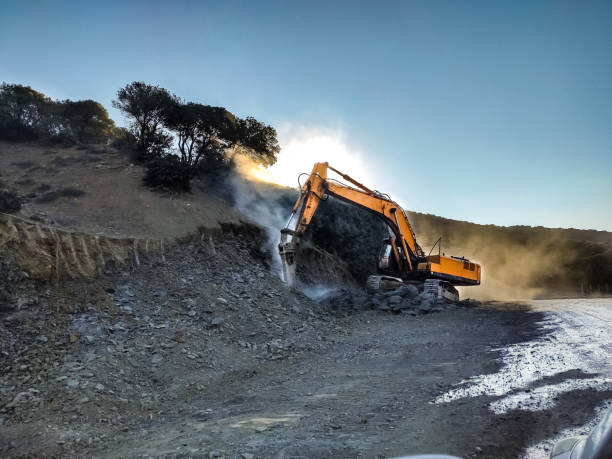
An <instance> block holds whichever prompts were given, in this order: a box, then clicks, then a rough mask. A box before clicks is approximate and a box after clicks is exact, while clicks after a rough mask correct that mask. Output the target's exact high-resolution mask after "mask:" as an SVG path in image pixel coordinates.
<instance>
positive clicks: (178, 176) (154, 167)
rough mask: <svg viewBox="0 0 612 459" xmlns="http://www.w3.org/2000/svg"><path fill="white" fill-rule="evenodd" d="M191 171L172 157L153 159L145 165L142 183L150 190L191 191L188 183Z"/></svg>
mask: <svg viewBox="0 0 612 459" xmlns="http://www.w3.org/2000/svg"><path fill="white" fill-rule="evenodd" d="M192 177H193V169H192V168H191V167H189V166H188V165H186V164H183V163H182V162H181V161H180V160H179V159H178V158H176V157H174V156H166V157H164V158H161V159H155V160H153V161H151V162H150V163H148V164H147V172H146V174H145V177H144V183H145V185H146V186H148V187H151V188H162V189H165V190H170V191H178V192H185V191H190V190H191V185H190V183H189V181H190V180H191V178H192Z"/></svg>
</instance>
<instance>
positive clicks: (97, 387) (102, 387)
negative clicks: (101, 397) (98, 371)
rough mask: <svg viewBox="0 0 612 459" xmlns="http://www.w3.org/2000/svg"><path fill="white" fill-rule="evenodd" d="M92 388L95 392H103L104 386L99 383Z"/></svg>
mask: <svg viewBox="0 0 612 459" xmlns="http://www.w3.org/2000/svg"><path fill="white" fill-rule="evenodd" d="M94 387H95V388H96V390H104V385H103V384H100V383H98V384H96V385H95V386H94Z"/></svg>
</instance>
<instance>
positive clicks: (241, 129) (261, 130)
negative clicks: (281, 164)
mask: <svg viewBox="0 0 612 459" xmlns="http://www.w3.org/2000/svg"><path fill="white" fill-rule="evenodd" d="M237 127H238V141H239V151H240V152H241V153H243V154H245V155H247V156H248V157H250V158H251V159H252V160H253V161H255V162H256V163H259V164H262V165H264V166H271V165H273V164H274V163H275V162H276V156H277V155H278V153H279V152H280V146H279V145H278V140H277V138H276V129H274V128H273V127H272V126H266V125H265V124H263V123H261V122H259V121H257V120H256V119H255V118H253V117H250V116H249V117H247V118H245V119H239V120H238V123H237Z"/></svg>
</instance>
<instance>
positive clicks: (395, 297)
mask: <svg viewBox="0 0 612 459" xmlns="http://www.w3.org/2000/svg"><path fill="white" fill-rule="evenodd" d="M401 302H402V297H401V296H399V295H393V296H390V297H389V304H399V303H401Z"/></svg>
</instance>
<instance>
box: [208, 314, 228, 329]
mask: <svg viewBox="0 0 612 459" xmlns="http://www.w3.org/2000/svg"><path fill="white" fill-rule="evenodd" d="M223 322H225V319H224V318H223V317H219V316H217V317H213V318H212V320H211V321H210V324H211V325H212V326H213V327H218V326H219V325H221V324H222V323H223Z"/></svg>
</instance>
